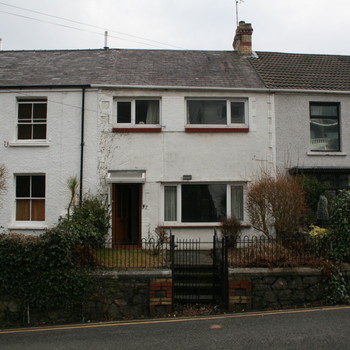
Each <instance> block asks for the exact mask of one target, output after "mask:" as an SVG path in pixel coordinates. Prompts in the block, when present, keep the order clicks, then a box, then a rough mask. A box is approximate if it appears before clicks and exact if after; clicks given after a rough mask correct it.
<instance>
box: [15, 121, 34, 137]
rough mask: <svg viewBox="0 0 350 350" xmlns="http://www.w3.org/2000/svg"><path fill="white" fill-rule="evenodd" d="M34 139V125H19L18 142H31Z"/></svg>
mask: <svg viewBox="0 0 350 350" xmlns="http://www.w3.org/2000/svg"><path fill="white" fill-rule="evenodd" d="M31 138H32V124H18V140H30V139H31Z"/></svg>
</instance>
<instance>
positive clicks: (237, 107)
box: [187, 100, 247, 125]
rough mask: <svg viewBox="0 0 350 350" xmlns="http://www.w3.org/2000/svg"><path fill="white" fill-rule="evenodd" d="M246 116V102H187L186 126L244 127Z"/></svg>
mask: <svg viewBox="0 0 350 350" xmlns="http://www.w3.org/2000/svg"><path fill="white" fill-rule="evenodd" d="M246 114H247V101H246V100H187V123H188V124H194V125H232V124H237V125H241V124H243V125H244V124H247V116H246Z"/></svg>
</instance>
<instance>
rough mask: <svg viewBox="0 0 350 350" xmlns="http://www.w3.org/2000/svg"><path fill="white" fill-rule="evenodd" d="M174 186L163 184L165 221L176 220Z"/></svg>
mask: <svg viewBox="0 0 350 350" xmlns="http://www.w3.org/2000/svg"><path fill="white" fill-rule="evenodd" d="M176 192H177V191H176V186H165V187H164V220H165V221H176V220H177V215H176V207H177V202H176V196H177V193H176Z"/></svg>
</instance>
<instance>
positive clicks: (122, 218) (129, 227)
mask: <svg viewBox="0 0 350 350" xmlns="http://www.w3.org/2000/svg"><path fill="white" fill-rule="evenodd" d="M112 192H113V193H112V199H113V206H112V215H113V219H112V232H113V243H131V244H137V243H138V242H139V240H140V226H141V225H140V223H141V184H113V190H112Z"/></svg>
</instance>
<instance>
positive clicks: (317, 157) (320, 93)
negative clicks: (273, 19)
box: [250, 52, 350, 194]
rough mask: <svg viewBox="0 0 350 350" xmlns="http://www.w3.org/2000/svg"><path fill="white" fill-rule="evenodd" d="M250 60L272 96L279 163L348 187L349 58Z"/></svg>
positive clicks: (265, 56)
mask: <svg viewBox="0 0 350 350" xmlns="http://www.w3.org/2000/svg"><path fill="white" fill-rule="evenodd" d="M257 55H258V59H250V62H251V63H252V64H253V66H254V68H255V69H256V71H257V73H258V74H259V76H260V77H261V79H262V80H263V81H264V83H265V85H266V88H268V89H269V91H270V92H271V93H273V94H274V103H275V115H276V164H277V166H278V167H279V168H280V169H288V170H289V171H290V172H291V173H292V174H295V173H304V174H307V175H312V176H314V177H315V178H317V179H318V180H319V181H320V182H326V183H328V185H329V186H330V191H331V192H333V193H334V194H335V193H336V192H337V191H338V190H340V189H349V188H350V139H349V137H348V134H349V132H350V56H338V55H309V54H287V53H273V52H258V53H257Z"/></svg>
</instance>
